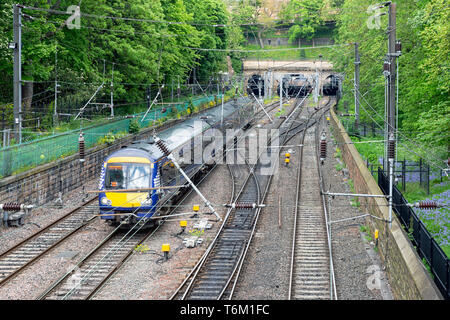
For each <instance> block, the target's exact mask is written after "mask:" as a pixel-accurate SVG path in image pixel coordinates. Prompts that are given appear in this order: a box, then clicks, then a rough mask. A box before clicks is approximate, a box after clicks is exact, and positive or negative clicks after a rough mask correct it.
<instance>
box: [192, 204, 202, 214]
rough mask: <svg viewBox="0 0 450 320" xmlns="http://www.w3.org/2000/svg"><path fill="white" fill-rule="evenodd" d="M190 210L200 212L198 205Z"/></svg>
mask: <svg viewBox="0 0 450 320" xmlns="http://www.w3.org/2000/svg"><path fill="white" fill-rule="evenodd" d="M192 210H194V211H195V212H198V211H199V210H200V206H199V205H198V204H196V205H194V206H193V207H192Z"/></svg>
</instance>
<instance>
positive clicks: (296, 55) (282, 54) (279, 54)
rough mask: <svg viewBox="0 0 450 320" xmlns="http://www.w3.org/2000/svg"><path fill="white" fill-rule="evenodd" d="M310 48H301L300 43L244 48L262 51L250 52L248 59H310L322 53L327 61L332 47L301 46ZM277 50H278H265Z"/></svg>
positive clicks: (316, 57)
mask: <svg viewBox="0 0 450 320" xmlns="http://www.w3.org/2000/svg"><path fill="white" fill-rule="evenodd" d="M302 47H304V48H308V49H304V50H302V49H299V48H298V45H283V46H269V45H266V46H264V49H261V47H260V46H259V45H251V44H249V45H246V46H245V47H244V48H243V49H244V50H258V51H260V52H249V53H248V55H247V57H246V58H247V59H271V60H310V59H319V54H322V56H323V57H322V60H323V61H325V60H327V58H330V57H331V55H330V53H331V49H332V48H315V49H309V48H311V46H305V45H302V46H301V48H302ZM274 49H275V50H277V51H264V50H274ZM279 49H290V50H279Z"/></svg>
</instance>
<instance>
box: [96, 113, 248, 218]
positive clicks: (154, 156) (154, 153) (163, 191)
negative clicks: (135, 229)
mask: <svg viewBox="0 0 450 320" xmlns="http://www.w3.org/2000/svg"><path fill="white" fill-rule="evenodd" d="M238 110H239V108H238V107H237V106H236V105H235V104H227V105H225V106H224V108H223V112H222V108H221V107H216V108H214V109H211V110H208V111H207V112H204V113H202V114H201V115H198V116H195V117H191V118H189V119H187V120H185V121H184V122H182V123H180V124H177V125H175V126H173V127H171V128H169V129H167V130H165V131H163V132H161V133H159V134H158V137H159V138H160V139H161V140H162V141H164V144H165V145H166V146H167V147H168V149H169V150H170V152H171V153H173V154H174V156H175V157H176V158H177V162H178V163H179V164H180V165H181V167H182V168H183V171H185V172H186V174H187V175H188V176H189V178H190V179H191V180H192V181H194V182H195V181H197V180H198V179H199V178H200V177H201V176H202V174H203V173H204V172H205V171H207V170H208V169H209V168H210V167H211V165H212V163H213V161H204V159H203V157H202V156H200V158H199V159H196V156H197V155H198V150H201V151H202V150H205V149H206V148H205V147H206V146H207V145H210V144H213V143H214V144H215V145H217V144H218V143H223V141H214V139H211V137H210V136H208V132H209V134H210V135H211V131H213V130H216V129H222V126H223V127H224V128H227V125H229V124H230V123H232V122H233V120H232V119H233V118H234V117H238V114H239V112H237V111H238ZM222 113H223V117H224V119H227V121H221V117H222ZM235 123H238V122H237V121H235ZM194 142H198V143H197V144H196V143H194ZM215 145H214V146H212V147H210V148H209V150H211V152H210V153H211V157H210V158H214V157H215V155H216V152H215ZM221 145H222V144H221ZM195 148H199V149H195ZM178 160H179V161H178ZM180 186H181V187H180ZM161 187H169V188H161ZM140 189H146V190H142V191H140ZM99 190H100V191H101V192H100V193H99V208H100V215H101V218H102V219H104V220H106V221H108V222H109V223H110V224H112V225H119V224H120V225H122V226H123V227H129V226H130V225H134V224H135V223H137V222H141V223H145V224H146V226H149V227H151V226H153V225H154V221H156V219H151V220H149V219H148V218H150V217H152V216H153V215H155V213H157V214H158V215H159V214H162V213H164V212H165V211H166V210H167V206H165V207H163V205H164V204H173V203H174V202H176V201H178V199H179V198H180V197H181V196H182V195H183V194H184V193H185V192H187V190H188V182H187V181H186V179H185V178H184V177H183V176H182V175H181V174H180V172H179V171H178V170H177V169H176V167H175V166H173V163H171V161H170V160H169V159H168V158H167V157H166V156H165V155H164V154H163V153H162V152H161V150H160V149H159V148H158V146H157V145H156V143H155V142H154V140H153V138H149V139H146V140H140V141H135V142H133V143H132V144H131V145H128V146H125V147H122V148H121V149H119V150H117V151H115V152H113V153H112V154H110V155H109V156H108V157H107V158H106V159H105V160H104V163H103V165H102V169H101V174H100V181H99ZM143 218H147V219H143Z"/></svg>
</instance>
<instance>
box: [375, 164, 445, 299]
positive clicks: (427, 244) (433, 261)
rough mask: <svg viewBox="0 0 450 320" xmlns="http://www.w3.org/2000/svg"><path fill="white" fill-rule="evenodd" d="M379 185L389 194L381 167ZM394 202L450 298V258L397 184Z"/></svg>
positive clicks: (436, 281)
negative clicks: (410, 205)
mask: <svg viewBox="0 0 450 320" xmlns="http://www.w3.org/2000/svg"><path fill="white" fill-rule="evenodd" d="M378 185H379V186H380V188H381V190H382V191H383V193H384V194H386V195H387V194H389V179H388V178H387V177H386V175H385V174H384V172H383V170H382V169H381V168H378ZM393 203H394V211H395V213H396V214H397V216H398V218H399V219H400V222H401V223H402V225H403V226H404V227H405V229H406V230H407V232H408V235H409V238H410V239H411V242H412V243H413V245H414V246H415V247H416V250H417V252H418V253H419V256H420V257H421V258H423V259H425V260H426V262H427V264H428V265H429V266H430V271H431V274H432V275H433V279H434V282H435V284H436V286H437V287H438V289H439V291H440V292H441V293H442V295H443V297H444V298H445V299H446V300H450V260H449V259H448V257H447V255H446V254H445V252H444V251H443V250H442V248H441V247H440V246H439V244H438V243H437V242H436V240H434V239H433V237H432V236H431V235H430V233H429V232H428V230H427V228H426V226H425V225H424V224H423V223H422V221H420V219H419V217H418V216H417V215H416V213H415V212H414V210H413V209H412V208H411V207H409V206H408V205H407V204H408V202H407V201H406V200H405V198H404V197H403V195H402V193H401V192H400V191H399V190H398V189H397V187H395V186H394V188H393Z"/></svg>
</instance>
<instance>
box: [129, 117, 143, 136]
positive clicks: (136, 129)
mask: <svg viewBox="0 0 450 320" xmlns="http://www.w3.org/2000/svg"><path fill="white" fill-rule="evenodd" d="M139 130H141V126H140V125H139V122H138V121H137V119H134V120H132V121H131V122H130V130H129V132H130V133H138V132H139Z"/></svg>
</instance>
